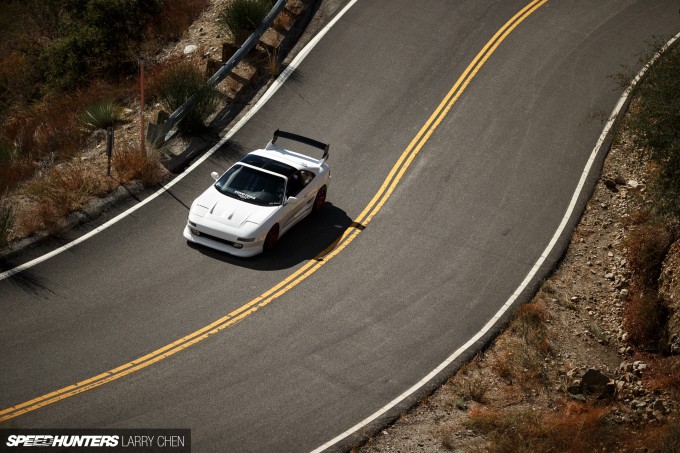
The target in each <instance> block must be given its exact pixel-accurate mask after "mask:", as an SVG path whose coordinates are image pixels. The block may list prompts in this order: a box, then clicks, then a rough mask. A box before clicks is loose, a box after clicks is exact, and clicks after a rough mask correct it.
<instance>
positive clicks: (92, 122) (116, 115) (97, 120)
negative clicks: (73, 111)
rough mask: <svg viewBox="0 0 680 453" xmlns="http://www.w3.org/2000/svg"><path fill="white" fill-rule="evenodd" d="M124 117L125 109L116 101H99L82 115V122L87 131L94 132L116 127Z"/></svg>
mask: <svg viewBox="0 0 680 453" xmlns="http://www.w3.org/2000/svg"><path fill="white" fill-rule="evenodd" d="M123 115H124V110H123V107H121V106H119V105H118V104H116V103H115V102H114V101H111V100H105V101H97V102H94V103H92V104H90V105H89V106H88V107H87V109H85V111H84V112H83V113H82V114H81V115H80V122H81V124H82V126H83V128H84V129H85V130H86V131H88V132H92V131H96V130H97V129H107V128H109V127H113V126H115V125H116V124H118V123H120V122H121V121H122V120H123Z"/></svg>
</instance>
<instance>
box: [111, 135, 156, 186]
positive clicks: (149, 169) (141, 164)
mask: <svg viewBox="0 0 680 453" xmlns="http://www.w3.org/2000/svg"><path fill="white" fill-rule="evenodd" d="M158 160H159V158H158V153H155V152H151V153H149V155H147V156H145V155H143V154H141V153H140V152H139V150H138V149H136V148H133V147H132V146H129V145H127V144H126V145H124V146H122V147H118V148H116V150H115V151H114V153H113V161H112V165H113V169H114V171H115V172H116V176H117V177H118V180H119V181H120V182H121V183H127V182H130V181H133V180H139V181H141V182H142V184H143V185H144V187H151V186H153V185H154V184H156V183H158V182H159V181H160V180H161V179H162V178H163V173H162V169H161V168H160V165H159V163H158Z"/></svg>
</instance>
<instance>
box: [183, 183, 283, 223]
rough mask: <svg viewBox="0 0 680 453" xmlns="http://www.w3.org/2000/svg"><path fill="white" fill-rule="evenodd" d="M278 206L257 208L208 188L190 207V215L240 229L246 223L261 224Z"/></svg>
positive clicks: (213, 188) (254, 205)
mask: <svg viewBox="0 0 680 453" xmlns="http://www.w3.org/2000/svg"><path fill="white" fill-rule="evenodd" d="M278 208H279V207H278V206H258V205H256V204H252V203H247V202H245V201H241V200H237V199H236V198H231V197H228V196H226V195H223V194H221V193H220V192H219V191H218V190H217V189H215V187H210V188H209V189H208V190H206V191H205V192H204V193H203V195H201V196H200V197H198V198H197V199H196V201H194V204H193V205H192V206H191V212H192V214H195V215H197V216H199V217H205V218H207V219H210V220H212V221H213V222H219V223H222V224H224V225H228V226H231V227H235V228H242V227H243V225H245V223H246V222H252V223H254V224H257V225H261V224H263V223H264V222H265V221H266V220H267V219H268V218H269V216H271V215H272V213H274V212H275V211H276V210H277V209H278Z"/></svg>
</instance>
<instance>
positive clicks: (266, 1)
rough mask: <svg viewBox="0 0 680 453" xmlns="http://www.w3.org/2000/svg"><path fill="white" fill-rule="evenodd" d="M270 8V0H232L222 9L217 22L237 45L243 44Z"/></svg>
mask: <svg viewBox="0 0 680 453" xmlns="http://www.w3.org/2000/svg"><path fill="white" fill-rule="evenodd" d="M271 8H272V2H271V1H270V0H234V1H232V2H231V3H229V4H227V6H226V7H225V8H224V9H223V10H222V12H221V13H220V15H219V17H218V22H219V23H220V24H221V25H222V26H223V27H224V28H226V30H227V32H229V34H230V35H231V36H232V38H234V42H235V43H236V44H237V45H241V44H243V42H245V40H246V39H247V38H248V36H249V35H250V34H252V33H253V32H254V31H255V29H257V27H258V26H259V25H260V24H261V23H262V20H263V19H264V18H265V17H266V16H267V14H268V13H269V11H270V10H271Z"/></svg>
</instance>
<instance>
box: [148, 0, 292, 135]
mask: <svg viewBox="0 0 680 453" xmlns="http://www.w3.org/2000/svg"><path fill="white" fill-rule="evenodd" d="M286 2H287V0H278V1H277V2H276V4H275V5H274V6H273V7H272V9H271V11H269V14H267V16H266V17H265V18H264V19H263V20H262V23H261V24H260V25H259V26H258V27H257V29H255V31H254V32H253V33H252V34H251V35H250V36H249V37H248V39H246V41H245V42H244V43H243V45H241V47H240V48H239V49H238V50H237V51H236V52H235V53H234V55H232V57H231V58H230V59H229V60H228V61H227V62H226V63H224V64H223V65H222V67H221V68H220V69H218V70H217V72H215V74H213V76H212V77H210V79H208V82H207V83H208V84H209V85H210V86H212V87H216V86H217V85H218V84H219V83H220V82H222V81H223V80H224V79H225V78H227V76H228V75H229V74H231V72H232V71H233V70H234V68H236V66H237V65H238V64H239V63H240V62H241V60H243V58H244V57H245V56H246V55H247V54H248V52H250V51H251V50H252V49H253V48H254V47H255V46H256V45H257V43H258V42H259V41H260V38H261V37H262V35H263V34H264V32H265V31H267V29H268V28H269V27H270V26H271V25H272V24H273V23H274V19H275V18H276V16H278V15H279V13H280V12H281V11H282V10H283V7H284V6H285V4H286ZM195 102H196V95H193V96H191V97H190V98H189V99H188V100H187V101H186V102H185V103H184V104H182V105H181V106H180V107H179V108H177V110H175V111H174V112H172V113H171V114H170V116H168V118H167V119H165V120H164V121H163V122H162V123H160V124H153V123H149V125H148V128H147V131H146V139H147V140H148V141H149V142H151V143H153V144H155V145H156V146H162V145H163V144H165V142H167V141H168V140H169V138H170V137H171V135H172V131H173V129H174V128H175V126H176V125H177V123H179V122H180V121H182V119H184V117H185V116H187V114H188V113H189V112H190V111H191V109H193V108H194V104H195Z"/></svg>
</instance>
